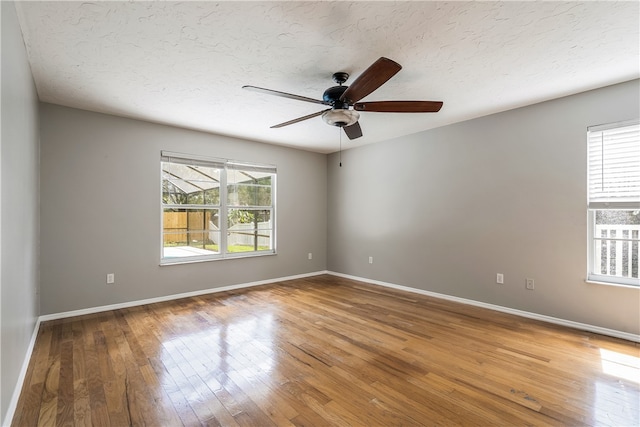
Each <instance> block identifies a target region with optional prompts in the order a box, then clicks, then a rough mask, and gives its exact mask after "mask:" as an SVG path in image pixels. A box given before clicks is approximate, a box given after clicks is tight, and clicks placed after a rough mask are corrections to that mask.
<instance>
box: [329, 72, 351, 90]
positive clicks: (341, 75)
mask: <svg viewBox="0 0 640 427" xmlns="http://www.w3.org/2000/svg"><path fill="white" fill-rule="evenodd" d="M332 78H333V81H334V82H336V83H338V84H339V85H341V86H342V83H344V82H346V81H347V80H349V73H345V72H344V71H338V72H337V73H333V76H332Z"/></svg>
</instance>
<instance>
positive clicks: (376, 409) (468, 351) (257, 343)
mask: <svg viewBox="0 0 640 427" xmlns="http://www.w3.org/2000/svg"><path fill="white" fill-rule="evenodd" d="M639 365H640V346H639V345H638V344H635V343H632V342H628V341H624V340H619V339H614V338H609V337H604V336H600V335H596V334H592V333H587V332H581V331H576V330H572V329H567V328H563V327H559V326H555V325H549V324H545V323H541V322H537V321H532V320H528V319H523V318H519V317H515V316H511V315H507V314H502V313H498V312H493V311H489V310H485V309H480V308H475V307H470V306H465V305H460V304H455V303H451V302H447V301H443V300H438V299H433V298H429V297H425V296H421V295H417V294H413V293H405V292H401V291H396V290H391V289H387V288H382V287H377V286H373V285H368V284H364V283H361V282H355V281H351V280H346V279H342V278H338V277H334V276H316V277H311V278H307V279H302V280H295V281H287V282H280V283H276V284H271V285H265V286H260V287H256V288H251V289H244V290H239V291H233V292H224V293H216V294H211V295H206V296H201V297H194V298H186V299H181V300H176V301H171V302H166V303H158V304H151V305H147V306H141V307H135V308H130V309H122V310H115V311H109V312H105V313H99V314H94V315H88V316H82V317H75V318H70V319H64V320H59V321H51V322H46V323H43V324H42V325H41V328H40V332H39V334H38V337H37V342H36V345H35V349H34V353H33V356H32V359H31V361H30V365H29V369H28V372H27V375H26V379H25V384H24V387H23V391H22V394H21V397H20V400H19V403H18V407H17V411H16V415H15V417H14V420H13V424H12V425H14V426H37V425H43V426H53V425H77V426H83V425H95V426H100V425H104V426H107V425H111V426H127V425H147V426H179V425H187V426H193V425H212V426H216V425H221V426H244V425H247V426H248V425H252V426H273V425H278V426H286V425H295V426H326V425H338V426H346V425H353V426H361V425H366V426H394V425H408V426H411V425H414V426H418V425H421V426H422V425H447V426H448V425H460V424H463V425H572V426H577V425H580V426H582V425H598V426H601V425H614V426H623V425H629V426H631V425H636V426H637V425H640V415H639V412H640V408H639V407H640V403H639V401H640V386H639V383H638V381H640V375H639V372H640V366H639Z"/></svg>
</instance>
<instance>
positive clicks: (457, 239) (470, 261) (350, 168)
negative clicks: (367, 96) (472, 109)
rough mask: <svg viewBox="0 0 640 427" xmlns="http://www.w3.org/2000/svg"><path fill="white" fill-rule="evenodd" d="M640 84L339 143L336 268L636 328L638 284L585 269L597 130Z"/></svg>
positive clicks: (332, 162) (331, 188)
mask: <svg viewBox="0 0 640 427" xmlns="http://www.w3.org/2000/svg"><path fill="white" fill-rule="evenodd" d="M639 93H640V90H639V81H638V80H636V81H632V82H627V83H623V84H619V85H615V86H611V87H607V88H603V89H599V90H594V91H591V92H586V93H582V94H578V95H574V96H570V97H566V98H562V99H558V100H554V101H550V102H545V103H541V104H537V105H533V106H530V107H525V108H520V109H517V110H512V111H507V112H504V113H500V114H495V115H491V116H487V117H483V118H479V119H476V120H471V121H467V122H464V123H459V124H454V125H450V126H446V127H442V128H438V129H434V130H430V131H426V132H422V133H419V134H415V135H410V136H407V137H403V138H398V139H396V140H392V141H387V142H384V143H380V144H374V145H369V146H365V147H361V148H357V149H352V150H348V151H346V152H343V153H342V163H343V167H342V168H339V167H338V158H337V155H336V154H333V155H331V156H330V157H329V162H328V166H327V167H328V178H329V183H328V195H329V196H328V224H329V228H328V254H329V255H328V269H329V270H331V271H335V272H339V273H343V274H349V275H355V276H360V277H364V278H369V279H373V280H379V281H383V282H389V283H393V284H398V285H404V286H410V287H413V288H417V289H422V290H428V291H433V292H438V293H441V294H446V295H451V296H456V297H461V298H467V299H471V300H476V301H481V302H486V303H490V304H495V305H500V306H505V307H510V308H514V309H518V310H525V311H529V312H533V313H538V314H543V315H547V316H553V317H557V318H561V319H566V320H572V321H576V322H582V323H586V324H591V325H596V326H600V327H605V328H611V329H615V330H619V331H624V332H630V333H634V334H639V333H640V295H639V291H638V289H629V288H622V287H611V286H604V285H596V284H587V283H585V281H584V280H585V277H586V270H587V211H586V203H587V193H586V191H587V190H586V188H587V187H586V179H587V171H586V161H587V149H586V129H587V126H590V125H597V124H601V123H609V122H616V121H621V120H625V119H632V118H637V117H638V116H639V115H640V113H639V111H638V110H639V104H640V102H639ZM445 101H446V100H445ZM446 107H447V104H446V102H445V106H444V108H446ZM372 114H373V113H372ZM365 132H366V129H365ZM369 256H373V259H374V263H373V264H369V263H368V257H369ZM496 273H504V275H505V284H504V285H498V284H496V283H495V281H496ZM528 277H530V278H533V279H535V290H534V291H528V290H526V289H525V278H528Z"/></svg>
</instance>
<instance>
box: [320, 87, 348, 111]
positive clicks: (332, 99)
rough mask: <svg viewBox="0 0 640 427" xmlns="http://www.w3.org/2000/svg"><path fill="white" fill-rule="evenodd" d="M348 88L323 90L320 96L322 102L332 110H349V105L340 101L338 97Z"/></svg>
mask: <svg viewBox="0 0 640 427" xmlns="http://www.w3.org/2000/svg"><path fill="white" fill-rule="evenodd" d="M348 87H349V86H333V87H330V88H329V89H327V90H325V91H324V93H323V94H322V100H323V101H324V102H326V103H327V104H329V105H331V106H332V107H333V108H338V109H342V110H346V109H348V108H349V103H348V102H344V101H340V97H341V96H342V94H343V93H344V91H345V90H347V88H348Z"/></svg>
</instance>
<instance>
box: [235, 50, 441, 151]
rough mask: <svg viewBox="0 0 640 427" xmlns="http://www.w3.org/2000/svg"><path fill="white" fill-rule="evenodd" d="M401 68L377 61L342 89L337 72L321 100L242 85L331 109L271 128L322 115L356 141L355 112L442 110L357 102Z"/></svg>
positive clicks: (433, 104)
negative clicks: (326, 106) (331, 85)
mask: <svg viewBox="0 0 640 427" xmlns="http://www.w3.org/2000/svg"><path fill="white" fill-rule="evenodd" d="M401 69H402V66H401V65H400V64H398V63H397V62H395V61H392V60H391V59H389V58H384V57H382V58H380V59H378V60H377V61H376V62H374V63H373V64H371V65H370V66H369V68H367V69H366V70H364V72H363V73H362V74H360V76H358V78H356V79H355V80H354V81H353V83H352V84H351V86H343V85H342V84H343V83H344V82H346V81H347V79H348V78H349V74H347V73H345V72H338V73H334V74H333V81H335V82H336V83H338V86H333V87H330V88H329V89H327V90H325V91H324V94H323V95H322V100H320V99H313V98H308V97H306V96H300V95H294V94H291V93H286V92H280V91H277V90H272V89H265V88H261V87H257V86H248V85H247V86H242V88H243V89H248V90H251V91H254V92H261V93H266V94H269V95H275V96H281V97H283V98H291V99H297V100H299V101H305V102H313V103H315V104H323V105H328V106H330V107H331V108H327V109H326V110H322V111H318V112H317V113H313V114H309V115H307V116H303V117H298V118H297V119H293V120H289V121H288V122H284V123H280V124H277V125H274V126H271V128H281V127H284V126H289V125H292V124H294V123H298V122H302V121H304V120H308V119H311V118H313V117H317V116H322V119H323V120H324V121H325V122H327V123H328V124H330V125H333V126H338V127H341V128H342V129H344V132H345V133H346V134H347V136H348V137H349V139H356V138H360V137H361V136H362V129H361V128H360V124H359V123H358V119H359V118H360V114H359V113H358V111H370V112H380V113H436V112H438V111H440V108H442V102H440V101H372V102H358V101H360V100H361V99H362V98H364V97H365V96H367V95H369V94H370V93H372V92H373V91H375V90H376V89H378V88H379V87H380V86H382V85H383V84H384V83H386V82H387V80H389V79H390V78H391V77H393V76H394V75H395V74H396V73H397V72H398V71H400V70H401Z"/></svg>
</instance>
